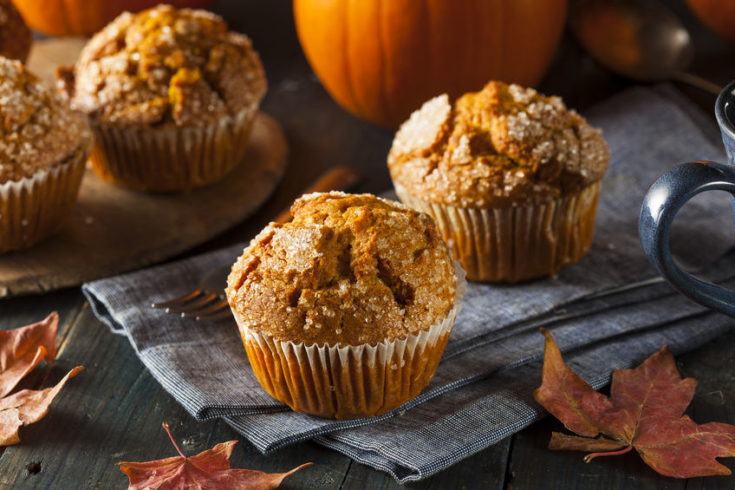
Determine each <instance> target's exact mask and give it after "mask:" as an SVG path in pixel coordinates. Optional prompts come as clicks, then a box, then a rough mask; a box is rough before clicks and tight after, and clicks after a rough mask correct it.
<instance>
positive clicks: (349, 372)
mask: <svg viewBox="0 0 735 490" xmlns="http://www.w3.org/2000/svg"><path fill="white" fill-rule="evenodd" d="M291 212H292V214H293V219H292V220H291V221H290V222H288V223H285V224H275V223H271V224H270V225H268V226H267V227H266V228H265V229H264V230H263V231H262V232H261V233H260V234H259V235H258V236H257V237H255V238H254V239H253V240H252V242H251V243H250V245H249V246H248V247H247V248H246V249H245V251H244V252H243V254H242V256H241V257H240V259H239V260H238V261H237V262H236V263H235V264H234V265H233V267H232V272H231V273H230V276H229V278H228V283H227V289H226V293H227V299H228V301H229V304H230V307H231V308H232V311H233V313H234V315H235V319H236V320H237V324H238V326H239V328H240V333H241V335H242V340H243V343H244V344H245V349H246V351H247V354H248V358H249V359H250V364H251V365H252V367H253V370H254V372H255V375H256V376H257V378H258V380H259V381H260V383H261V385H262V386H263V388H265V390H266V391H267V392H268V393H270V394H271V396H273V397H274V398H275V399H277V400H279V401H281V402H283V403H286V404H287V405H289V406H290V407H291V408H292V409H293V410H296V411H300V412H306V413H310V414H314V415H319V416H322V417H331V418H338V419H350V418H358V417H369V416H373V415H378V414H381V413H384V412H387V411H390V410H392V409H394V408H396V407H398V406H400V405H402V404H404V403H406V402H407V401H409V400H411V399H412V398H414V397H416V396H417V395H418V394H419V392H420V391H421V390H422V389H423V388H424V387H425V386H426V385H427V384H428V383H429V381H430V380H431V378H432V377H433V375H434V371H435V370H436V366H437V364H438V363H439V359H440V358H441V355H442V352H443V351H444V347H445V346H446V343H447V340H448V338H449V333H450V332H451V329H452V326H453V324H454V318H455V316H456V314H457V311H458V309H459V300H460V296H461V293H462V291H463V288H464V278H463V273H462V271H461V268H459V266H458V265H457V266H455V263H454V260H453V259H452V256H451V253H450V251H449V249H448V247H447V245H446V243H445V242H444V241H443V240H442V238H441V237H440V236H439V234H438V232H437V231H436V227H435V225H434V222H433V220H432V219H431V218H430V217H429V216H427V215H425V214H423V213H418V212H416V211H413V210H410V209H408V208H406V207H404V206H402V205H401V204H399V203H396V202H393V201H388V200H385V199H380V198H377V197H375V196H372V195H369V194H362V195H350V194H344V193H341V192H331V193H325V194H309V195H305V196H303V197H301V198H300V199H298V200H297V201H296V202H295V203H294V204H293V206H292V207H291Z"/></svg>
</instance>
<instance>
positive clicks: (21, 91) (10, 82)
mask: <svg viewBox="0 0 735 490" xmlns="http://www.w3.org/2000/svg"><path fill="white" fill-rule="evenodd" d="M0 123H1V124H2V130H1V132H0V183H5V182H8V181H11V180H20V179H22V178H23V177H31V176H32V175H33V174H35V173H36V172H38V171H39V170H43V169H46V168H49V167H52V166H54V165H58V164H61V163H64V162H65V161H67V160H68V159H69V158H71V157H72V156H73V155H75V154H76V152H77V151H82V150H84V151H86V147H87V146H88V145H89V144H90V143H91V141H92V134H91V132H90V130H89V127H88V125H87V122H86V120H85V119H84V117H83V116H81V115H79V114H76V113H74V112H72V110H71V109H70V108H69V106H68V105H67V104H66V102H65V101H64V100H63V98H62V97H61V96H60V95H59V94H58V93H56V91H54V90H53V89H52V88H51V87H49V86H47V85H45V84H44V83H43V82H41V81H40V80H39V79H38V77H36V76H35V75H33V74H32V73H30V72H29V71H28V70H27V69H26V68H25V67H24V66H23V65H22V64H21V63H20V62H18V61H11V60H8V59H7V58H2V57H0Z"/></svg>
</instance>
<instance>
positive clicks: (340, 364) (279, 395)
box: [233, 263, 466, 419]
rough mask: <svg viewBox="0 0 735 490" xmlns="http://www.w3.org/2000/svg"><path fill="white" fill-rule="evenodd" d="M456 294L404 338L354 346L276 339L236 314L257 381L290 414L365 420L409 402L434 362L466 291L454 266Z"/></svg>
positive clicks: (430, 374)
mask: <svg viewBox="0 0 735 490" xmlns="http://www.w3.org/2000/svg"><path fill="white" fill-rule="evenodd" d="M456 270H457V293H456V295H455V298H454V305H453V307H452V309H451V310H450V311H449V312H448V313H447V315H446V316H445V317H444V318H443V319H441V320H439V321H437V322H436V323H434V324H433V325H431V326H430V327H429V328H427V329H425V330H421V331H420V332H417V333H414V334H411V335H409V336H407V337H406V338H405V339H398V340H393V341H385V342H380V343H378V344H377V345H370V344H362V345H357V346H340V345H327V344H324V345H317V344H312V345H305V344H304V343H295V342H292V341H278V340H274V339H273V337H270V336H265V335H261V334H260V333H258V332H256V331H254V330H253V329H252V328H248V327H247V326H246V325H247V322H246V321H245V320H244V319H243V318H242V317H241V316H240V315H239V314H238V313H236V312H234V310H233V313H234V315H235V320H236V321H237V324H238V327H239V329H240V334H241V336H242V340H243V343H244V345H245V350H246V351H247V354H248V358H249V359H250V364H251V366H252V368H253V371H254V372H255V375H256V377H257V378H258V381H259V382H260V384H261V385H262V386H263V388H264V389H265V390H266V391H267V392H268V393H269V394H270V395H271V396H272V397H273V398H275V399H276V400H278V401H280V402H283V403H285V404H286V405H288V406H290V407H291V408H292V409H293V410H295V411H298V412H305V413H309V414H312V415H318V416H321V417H329V418H336V419H354V418H360V417H371V416H374V415H379V414H382V413H385V412H388V411H390V410H393V409H394V408H397V407H399V406H401V405H403V404H404V403H406V402H408V401H409V400H411V399H413V398H415V397H416V396H417V395H418V394H419V393H420V392H421V390H422V389H423V388H424V387H425V386H426V385H427V384H429V381H431V378H432V377H433V376H434V372H435V371H436V367H437V365H438V364H439V360H440V359H441V356H442V353H443V352H444V348H445V347H446V345H447V340H448V339H449V334H450V333H451V331H452V327H453V326H454V320H455V318H456V316H457V313H458V312H459V310H460V308H461V298H462V295H463V294H464V292H465V290H466V282H465V279H464V271H462V268H461V266H460V265H459V263H456Z"/></svg>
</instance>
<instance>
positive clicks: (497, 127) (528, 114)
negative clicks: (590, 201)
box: [388, 82, 610, 207]
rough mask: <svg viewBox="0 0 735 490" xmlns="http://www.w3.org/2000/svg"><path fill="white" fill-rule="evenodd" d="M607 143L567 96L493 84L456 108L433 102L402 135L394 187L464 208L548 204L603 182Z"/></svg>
mask: <svg viewBox="0 0 735 490" xmlns="http://www.w3.org/2000/svg"><path fill="white" fill-rule="evenodd" d="M609 158H610V157H609V151H608V147H607V143H606V142H605V140H604V139H603V137H602V134H601V132H600V131H599V130H598V129H595V128H593V127H592V126H590V125H589V124H587V122H586V121H585V120H584V119H583V118H582V117H581V116H580V115H579V114H577V113H576V112H574V111H573V110H567V108H566V107H565V106H564V103H563V102H562V100H561V99H560V98H559V97H545V96H543V95H541V94H539V93H537V92H536V91H535V90H533V89H531V88H523V87H520V86H518V85H506V84H504V83H502V82H490V83H488V84H487V85H486V86H485V87H484V88H483V89H482V90H481V91H480V92H475V93H468V94H465V95H463V96H462V97H460V98H459V99H457V101H456V102H455V103H454V106H452V105H451V103H450V101H449V98H448V97H447V96H446V95H440V96H438V97H435V98H434V99H432V100H430V101H428V102H426V103H425V104H424V105H423V107H421V108H420V109H419V110H417V111H416V112H414V113H413V114H412V115H411V117H410V118H409V120H408V121H406V122H405V123H404V124H403V125H402V126H401V128H400V129H399V130H398V132H397V133H396V136H395V139H394V140H393V146H392V148H391V150H390V153H389V155H388V166H389V168H390V173H391V176H392V178H393V182H394V183H395V184H396V185H397V186H400V187H403V188H404V189H405V190H406V191H408V192H409V193H410V194H412V195H414V196H416V197H419V198H422V199H424V200H428V201H431V202H437V203H442V204H448V205H452V206H460V207H486V206H490V207H508V206H515V205H519V204H540V203H543V202H548V201H550V200H553V199H555V198H557V197H559V196H562V195H566V194H569V193H574V192H576V191H579V190H581V189H582V188H584V187H586V186H588V185H590V184H592V183H594V182H596V181H598V180H600V179H602V177H603V175H604V173H605V170H606V169H607V164H608V161H609Z"/></svg>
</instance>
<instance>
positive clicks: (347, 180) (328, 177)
mask: <svg viewBox="0 0 735 490" xmlns="http://www.w3.org/2000/svg"><path fill="white" fill-rule="evenodd" d="M361 178H362V176H361V175H360V174H359V172H358V171H357V170H355V169H354V168H351V167H347V166H340V167H334V168H333V169H331V170H329V171H328V172H327V173H325V174H324V175H322V176H321V177H319V179H318V180H317V181H316V182H314V183H313V184H311V185H310V186H309V187H308V188H307V189H306V190H305V191H304V194H311V193H312V192H328V191H342V190H345V189H349V188H350V187H352V186H354V185H355V184H357V182H358V181H359V180H360V179H361ZM291 218H292V216H291V207H290V206H289V207H288V208H286V209H285V210H283V211H282V212H281V214H279V215H278V216H276V218H275V219H274V220H273V221H275V222H276V223H286V222H287V221H290V220H291Z"/></svg>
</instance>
